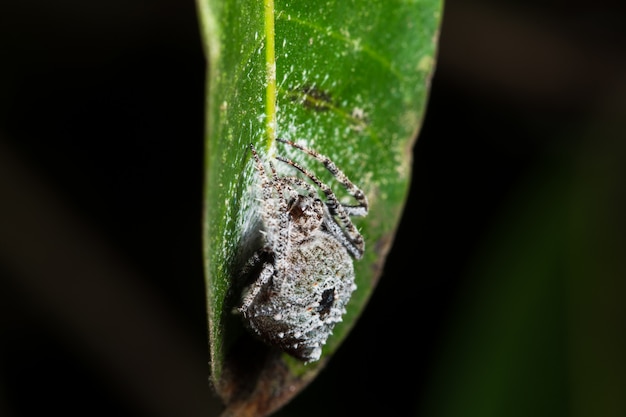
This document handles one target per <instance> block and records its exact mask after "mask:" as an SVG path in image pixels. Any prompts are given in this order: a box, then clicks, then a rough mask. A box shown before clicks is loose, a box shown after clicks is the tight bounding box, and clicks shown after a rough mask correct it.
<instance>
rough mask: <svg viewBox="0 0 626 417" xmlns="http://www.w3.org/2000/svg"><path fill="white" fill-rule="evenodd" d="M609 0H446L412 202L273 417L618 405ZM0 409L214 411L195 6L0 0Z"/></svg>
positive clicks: (617, 69)
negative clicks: (384, 256) (334, 346)
mask: <svg viewBox="0 0 626 417" xmlns="http://www.w3.org/2000/svg"><path fill="white" fill-rule="evenodd" d="M625 47H626V10H625V9H624V7H623V6H622V5H621V4H620V3H619V2H610V1H600V2H595V3H593V4H591V3H589V2H582V1H573V2H558V1H543V2H538V1H536V2H515V1H500V2H496V1H493V0H491V1H479V2H473V3H472V5H471V6H470V5H467V4H464V3H463V2H460V1H452V0H451V1H448V2H447V3H446V6H445V11H444V19H443V27H442V32H441V42H440V51H439V62H438V67H437V71H436V74H435V77H434V79H433V82H432V89H431V97H430V105H429V109H428V112H427V115H426V119H425V120H424V126H423V129H422V132H421V134H420V137H419V140H418V142H417V145H416V147H415V150H414V158H415V159H414V161H415V165H414V177H413V183H412V189H411V195H410V198H409V201H408V204H407V207H406V210H405V213H404V218H403V221H402V224H401V226H400V228H399V231H398V235H397V237H396V241H395V244H394V247H393V250H392V252H391V253H390V255H389V258H388V260H387V264H386V268H385V273H384V276H383V277H382V279H381V281H380V284H379V288H378V289H377V291H376V292H375V294H374V296H373V298H372V300H371V303H370V305H369V306H368V308H367V309H366V311H365V313H364V315H363V316H362V318H361V319H360V321H359V322H358V324H357V326H356V327H355V329H354V331H353V333H352V334H351V335H350V337H349V338H348V339H347V341H346V343H345V344H344V345H343V346H342V347H341V348H340V349H339V351H338V352H337V354H336V356H335V357H334V358H333V359H332V361H331V362H330V363H329V365H328V367H327V368H326V369H325V370H324V371H323V372H322V373H321V374H320V376H319V378H318V379H317V380H315V381H314V382H313V383H312V384H311V386H310V387H309V388H308V389H307V390H305V391H304V392H303V394H302V395H301V396H299V397H297V398H296V399H295V401H293V402H292V403H291V404H289V405H287V406H286V407H285V408H284V409H283V410H281V411H280V412H279V413H278V415H280V416H317V415H328V416H335V415H337V416H339V415H365V414H367V415H400V416H405V415H406V416H450V417H452V416H529V415H535V416H551V417H552V416H607V417H609V416H625V415H626V361H625V358H624V356H625V352H626V336H625V334H626V333H625V331H626V320H625V317H626V311H625V310H626V307H625V306H626V303H624V302H623V301H622V298H623V296H624V294H626V291H625V290H626V288H625V287H626V284H625V283H624V282H625V280H624V277H626V261H625V260H624V254H625V253H626V233H625V232H626V216H624V213H626V163H625V162H626V54H625V53H624V51H625V50H626V49H625ZM0 51H2V57H1V58H0V415H2V416H7V417H13V416H15V417H17V416H30V415H35V414H37V415H39V414H40V413H42V412H46V413H51V412H55V413H57V412H58V413H63V414H64V415H66V416H73V415H90V416H99V415H102V416H105V415H106V416H110V415H130V416H163V417H166V416H213V415H216V414H217V413H218V410H219V406H218V405H217V404H216V399H215V397H214V396H213V395H212V394H211V390H210V386H209V383H208V369H209V368H208V365H207V361H208V343H207V331H206V313H205V296H204V283H203V277H202V258H201V254H202V252H201V247H200V242H201V236H200V233H201V231H200V225H201V219H200V216H201V213H202V209H201V206H200V205H201V197H202V196H201V193H202V185H201V181H202V172H203V168H202V162H203V161H202V155H203V150H202V146H203V132H204V126H203V123H204V121H203V115H204V108H203V106H204V68H205V62H204V57H203V54H202V50H201V44H200V35H199V29H198V23H197V18H196V15H195V9H194V4H193V2H191V1H190V2H174V1H171V0H152V1H150V2H144V1H139V0H125V1H120V0H113V1H109V2H106V3H95V2H80V1H76V0H64V1H60V2H54V3H50V2H43V1H37V0H35V1H34V2H33V1H31V2H28V3H25V2H19V1H16V0H9V1H4V2H3V3H2V5H0Z"/></svg>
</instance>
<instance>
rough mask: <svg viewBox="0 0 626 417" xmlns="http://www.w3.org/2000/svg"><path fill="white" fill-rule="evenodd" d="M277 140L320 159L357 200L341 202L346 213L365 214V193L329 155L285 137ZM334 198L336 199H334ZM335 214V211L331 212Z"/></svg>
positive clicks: (353, 214) (366, 206)
mask: <svg viewBox="0 0 626 417" xmlns="http://www.w3.org/2000/svg"><path fill="white" fill-rule="evenodd" d="M276 140H277V141H279V142H282V143H285V144H287V145H290V146H293V147H294V148H296V149H300V150H301V151H303V152H305V153H307V154H309V155H311V156H312V157H313V158H315V159H317V160H318V161H320V162H321V163H322V164H324V167H325V168H326V169H327V170H328V171H329V172H330V173H331V174H332V175H333V176H334V177H335V178H336V179H337V181H338V182H339V183H340V184H341V185H343V186H344V187H345V189H346V191H348V193H349V194H350V195H351V196H352V197H354V198H355V199H356V201H357V203H358V204H357V205H355V206H352V205H347V204H341V205H342V206H343V207H344V209H345V211H346V213H347V214H348V215H350V216H365V215H366V214H367V210H368V207H369V204H368V202H367V197H366V196H365V194H364V193H363V191H362V190H361V189H360V188H358V187H357V186H356V185H354V184H353V183H352V181H350V179H349V178H348V177H347V176H346V174H344V173H343V171H341V170H340V169H339V168H337V166H336V165H335V163H334V162H333V161H331V160H330V158H329V157H327V156H326V155H322V154H320V153H318V152H315V151H314V150H312V149H308V148H306V147H304V146H302V145H299V144H297V143H295V142H292V141H290V140H285V139H280V138H278V139H276ZM335 200H336V199H335ZM337 204H338V205H339V204H340V203H339V202H337ZM333 208H334V207H330V210H331V213H332V212H333ZM333 214H336V213H333Z"/></svg>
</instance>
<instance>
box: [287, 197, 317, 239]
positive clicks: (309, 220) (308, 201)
mask: <svg viewBox="0 0 626 417" xmlns="http://www.w3.org/2000/svg"><path fill="white" fill-rule="evenodd" d="M323 204H324V203H322V201H321V200H319V199H317V198H313V197H309V196H304V195H297V196H296V197H294V198H293V199H291V201H290V202H289V205H288V209H287V210H288V212H289V218H290V219H291V222H292V225H293V226H295V229H296V231H297V232H298V235H300V236H302V237H309V236H310V234H311V233H312V232H313V231H315V230H317V229H319V228H320V227H321V226H322V222H323V220H324V208H323Z"/></svg>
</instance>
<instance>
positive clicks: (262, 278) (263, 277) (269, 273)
mask: <svg viewBox="0 0 626 417" xmlns="http://www.w3.org/2000/svg"><path fill="white" fill-rule="evenodd" d="M260 260H261V257H260V256H259V254H258V252H257V253H255V254H254V255H253V256H252V258H250V260H249V261H248V264H250V263H255V262H256V263H258V262H259V261H260ZM253 266H254V265H253ZM251 267H252V266H251ZM273 276H274V265H272V264H271V263H270V262H265V263H264V264H263V268H262V269H261V273H260V274H259V277H258V278H257V280H256V281H254V283H253V284H251V285H250V287H249V288H248V289H247V291H246V293H245V295H244V296H243V299H242V301H241V307H239V308H238V310H239V311H240V312H241V313H242V314H243V315H244V317H247V314H248V309H249V308H250V306H251V305H252V303H253V302H254V299H255V298H256V297H257V295H258V294H259V292H260V291H261V290H262V289H263V287H265V286H266V285H267V284H268V283H269V282H270V280H271V279H272V277H273Z"/></svg>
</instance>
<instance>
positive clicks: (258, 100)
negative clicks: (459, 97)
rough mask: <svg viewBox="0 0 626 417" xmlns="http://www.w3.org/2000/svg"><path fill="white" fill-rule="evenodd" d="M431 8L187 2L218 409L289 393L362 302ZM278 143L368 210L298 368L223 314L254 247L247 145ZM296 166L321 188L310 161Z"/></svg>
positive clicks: (405, 162)
mask: <svg viewBox="0 0 626 417" xmlns="http://www.w3.org/2000/svg"><path fill="white" fill-rule="evenodd" d="M441 7H442V4H441V2H440V1H439V0H423V1H370V0H358V1H339V2H335V1H296V2H282V1H277V2H276V3H274V1H273V0H265V2H259V1H243V0H240V1H236V0H231V1H227V0H221V1H220V0H198V8H199V13H200V20H201V25H202V28H203V35H204V40H205V46H206V49H207V57H208V60H209V73H208V78H207V80H208V93H207V106H208V109H207V143H206V152H207V153H206V162H207V171H206V183H205V184H206V186H205V187H206V188H205V224H204V227H205V229H204V242H205V246H204V256H205V264H206V280H207V297H208V309H209V311H208V314H209V331H210V350H211V372H212V381H213V383H214V386H215V388H216V390H217V392H218V394H219V395H220V396H221V397H222V399H223V400H224V402H225V403H226V405H227V411H226V414H228V413H230V414H233V415H234V414H237V415H266V414H268V413H270V412H271V411H272V410H274V409H276V408H277V407H279V406H281V405H282V404H284V403H285V402H286V401H288V400H289V398H291V397H292V396H293V395H295V394H296V393H297V392H298V390H300V389H301V388H302V387H304V386H305V385H306V384H307V383H308V382H310V381H311V380H312V378H314V376H315V375H316V374H317V373H318V372H319V370H320V369H321V368H322V367H323V366H324V364H325V363H326V362H327V360H328V358H329V357H330V356H331V355H332V353H333V352H334V351H335V350H336V349H337V348H338V347H339V345H340V343H341V341H342V340H343V339H344V338H345V337H346V336H347V333H348V331H349V330H350V328H351V327H352V326H353V325H354V323H355V320H356V319H357V317H358V315H359V313H360V311H361V310H362V309H363V308H364V306H365V304H366V302H367V300H368V298H369V297H370V295H371V293H372V291H373V289H374V286H375V284H376V281H377V279H378V277H379V276H380V274H381V269H382V265H383V263H384V258H385V256H386V254H387V252H388V250H389V248H390V245H391V242H392V240H393V236H394V233H395V229H396V227H397V225H398V222H399V218H400V215H401V213H402V208H403V206H404V203H405V199H406V196H407V191H408V185H409V180H410V178H411V150H412V146H413V144H414V141H415V138H416V136H417V132H418V129H419V126H420V122H421V120H422V118H423V114H424V110H425V105H426V99H427V93H428V87H429V81H430V78H431V76H432V72H433V69H434V63H435V50H436V41H437V33H438V27H439V23H440V15H441ZM277 137H280V138H284V139H290V140H293V141H296V142H299V143H302V144H305V145H306V146H307V147H309V148H311V149H314V150H316V151H318V152H320V153H322V154H324V155H327V156H328V157H330V159H332V160H333V161H334V162H335V163H336V165H337V166H338V167H339V168H340V169H341V170H343V171H344V172H345V173H346V175H347V176H348V177H349V178H350V179H351V180H352V181H353V182H354V183H355V184H356V185H357V186H359V187H360V188H361V189H362V190H364V192H365V193H366V195H367V197H368V199H369V203H370V210H369V214H368V216H367V217H364V218H357V219H355V220H354V222H355V224H356V225H357V227H358V228H359V230H360V231H361V233H362V235H363V237H364V238H365V245H366V249H365V254H364V256H363V259H361V260H359V261H355V274H356V284H357V286H358V289H357V290H356V291H355V293H354V294H353V297H352V299H351V301H350V303H349V305H348V312H347V314H346V315H345V316H344V321H343V322H342V323H340V324H339V325H337V327H336V328H335V330H334V333H333V335H332V336H331V337H330V338H329V340H328V343H327V344H326V346H325V348H324V351H323V354H322V358H321V360H320V361H318V362H314V363H310V364H303V363H301V362H299V361H297V360H295V359H293V358H291V357H289V356H287V355H286V354H279V353H276V352H275V351H274V350H272V349H267V348H265V347H263V346H262V345H259V344H258V343H256V342H255V341H254V340H253V339H252V338H250V337H249V336H248V335H247V333H246V332H245V331H244V330H243V326H242V323H241V320H240V318H239V317H237V316H236V315H234V314H232V310H233V307H234V306H235V303H236V300H237V295H238V294H237V292H238V290H239V289H238V287H237V277H238V274H239V271H240V269H241V266H242V264H243V263H244V262H245V261H246V259H247V258H248V257H249V256H250V254H251V253H252V251H253V250H254V249H256V247H255V245H256V246H259V245H260V240H259V239H260V234H259V233H258V230H257V231H255V230H256V229H255V226H257V225H258V223H255V220H257V219H258V216H255V214H254V213H255V207H256V204H257V202H256V200H255V199H256V197H257V195H256V188H255V172H254V168H253V165H252V162H251V153H250V150H249V144H251V143H252V144H254V145H255V147H256V148H257V149H258V150H259V152H260V153H262V154H263V155H270V156H271V155H275V154H277V153H278V154H285V153H286V152H287V149H285V148H284V146H282V145H283V144H277V143H276V138H277ZM294 158H295V156H294ZM299 162H300V163H302V164H303V165H305V166H306V167H308V168H309V169H310V170H312V171H313V172H315V173H316V174H319V176H320V178H321V179H322V181H324V182H329V183H332V180H333V179H332V177H331V176H330V175H329V174H328V173H327V172H321V171H323V170H321V171H320V170H319V167H318V166H315V165H314V164H312V163H311V162H310V161H307V160H305V159H303V160H301V161H300V160H299ZM335 184H336V183H335ZM339 197H340V199H342V198H345V197H347V196H345V195H339Z"/></svg>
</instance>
